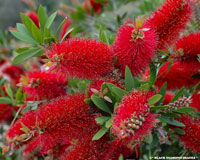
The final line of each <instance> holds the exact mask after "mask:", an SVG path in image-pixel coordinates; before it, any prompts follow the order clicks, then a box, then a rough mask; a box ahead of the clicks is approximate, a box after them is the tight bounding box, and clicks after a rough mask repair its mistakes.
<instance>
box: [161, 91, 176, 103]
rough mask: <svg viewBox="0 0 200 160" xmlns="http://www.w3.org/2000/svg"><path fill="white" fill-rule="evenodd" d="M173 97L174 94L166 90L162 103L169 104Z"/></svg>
mask: <svg viewBox="0 0 200 160" xmlns="http://www.w3.org/2000/svg"><path fill="white" fill-rule="evenodd" d="M173 98H174V94H173V93H170V92H166V94H165V98H164V101H163V104H164V105H167V104H169V103H170V102H171V100H172V99H173Z"/></svg>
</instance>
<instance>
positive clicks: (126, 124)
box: [112, 91, 156, 143]
mask: <svg viewBox="0 0 200 160" xmlns="http://www.w3.org/2000/svg"><path fill="white" fill-rule="evenodd" d="M152 95H153V93H152V92H150V91H149V92H147V93H145V92H142V91H133V92H131V93H130V94H129V95H127V96H125V97H124V98H123V99H122V102H121V103H120V104H119V106H118V107H117V109H116V113H115V115H114V116H113V118H114V120H113V125H112V131H113V133H114V134H115V135H117V136H118V137H119V139H124V143H130V142H131V141H134V142H139V141H141V140H143V138H144V136H145V135H147V134H149V132H150V131H151V128H152V127H153V126H154V124H155V122H156V115H154V114H152V113H151V112H150V109H149V105H148V104H147V102H148V99H149V98H150V97H151V96H152Z"/></svg>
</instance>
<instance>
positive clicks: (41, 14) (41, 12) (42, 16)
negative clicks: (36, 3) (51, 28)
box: [38, 5, 48, 30]
mask: <svg viewBox="0 0 200 160" xmlns="http://www.w3.org/2000/svg"><path fill="white" fill-rule="evenodd" d="M38 19H39V22H40V27H41V28H42V30H44V27H45V24H46V22H47V19H48V16H47V13H46V11H45V9H44V7H43V6H42V5H40V7H39V9H38Z"/></svg>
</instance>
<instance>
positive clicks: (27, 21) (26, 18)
mask: <svg viewBox="0 0 200 160" xmlns="http://www.w3.org/2000/svg"><path fill="white" fill-rule="evenodd" d="M20 16H21V19H22V22H23V23H24V25H25V26H26V28H27V29H28V30H29V31H30V33H31V32H32V24H33V21H32V19H31V18H30V17H29V16H27V15H25V14H24V13H21V14H20Z"/></svg>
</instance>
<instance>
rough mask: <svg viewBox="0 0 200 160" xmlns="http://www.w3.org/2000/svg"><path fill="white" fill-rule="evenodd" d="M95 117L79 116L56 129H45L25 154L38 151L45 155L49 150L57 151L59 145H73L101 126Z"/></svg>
mask: <svg viewBox="0 0 200 160" xmlns="http://www.w3.org/2000/svg"><path fill="white" fill-rule="evenodd" d="M94 118H95V117H94V116H92V115H91V116H88V117H86V118H82V119H81V118H80V119H78V118H77V119H73V120H70V121H67V122H64V123H60V124H59V125H58V126H56V128H54V129H51V130H49V129H48V128H47V129H45V132H44V133H41V134H39V135H38V137H37V138H35V139H34V140H33V141H32V142H31V143H29V145H28V146H27V148H26V149H25V150H24V155H26V156H33V153H34V151H37V152H36V154H42V155H44V154H47V153H48V152H49V151H53V152H57V148H58V147H59V148H62V147H64V146H65V147H67V146H68V147H71V146H73V141H74V140H76V141H78V140H79V139H82V136H83V135H84V134H85V133H87V132H89V131H91V130H97V128H99V126H97V125H96V121H95V119H94Z"/></svg>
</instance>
